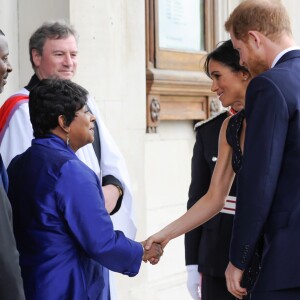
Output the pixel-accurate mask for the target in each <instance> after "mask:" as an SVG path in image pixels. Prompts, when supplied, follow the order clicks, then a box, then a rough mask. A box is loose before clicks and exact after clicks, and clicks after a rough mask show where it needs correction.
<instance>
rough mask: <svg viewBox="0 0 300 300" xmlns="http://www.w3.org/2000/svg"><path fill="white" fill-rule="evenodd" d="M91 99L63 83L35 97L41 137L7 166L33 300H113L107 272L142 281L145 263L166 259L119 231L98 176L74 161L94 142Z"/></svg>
mask: <svg viewBox="0 0 300 300" xmlns="http://www.w3.org/2000/svg"><path fill="white" fill-rule="evenodd" d="M86 101H87V91H86V90H85V89H83V88H82V87H80V86H79V85H77V84H75V83H73V82H71V81H69V80H58V79H55V80H54V79H46V80H42V81H41V82H40V83H39V84H38V85H37V86H36V87H35V88H34V89H33V90H32V91H31V93H30V96H29V112H30V120H31V122H32V127H33V132H34V137H35V139H33V140H32V146H31V147H29V148H28V149H27V150H26V151H25V152H24V153H23V154H21V155H18V156H16V157H15V158H14V159H13V160H12V162H11V163H10V165H9V167H8V175H9V180H10V186H9V192H8V194H9V197H10V201H11V203H12V207H13V214H14V231H15V235H16V240H17V247H18V249H19V251H20V265H21V271H22V277H23V280H24V288H25V295H26V299H27V300H41V299H43V300H47V299H49V300H58V299H66V300H84V299H92V300H104V299H105V300H108V299H110V295H109V289H108V287H107V286H105V282H104V280H103V273H102V270H103V267H102V266H104V267H106V268H108V269H110V270H112V271H115V272H119V273H122V274H125V275H128V276H135V275H136V274H137V273H138V272H139V268H140V264H141V261H142V259H144V260H148V259H151V258H154V257H155V258H156V259H157V260H158V258H159V256H160V255H161V254H162V249H161V247H160V246H158V245H155V247H154V248H152V249H151V251H150V252H145V253H144V250H143V246H142V244H141V243H138V242H135V241H133V240H130V239H128V238H126V237H125V236H124V234H123V233H122V232H121V231H114V229H113V225H112V222H111V219H110V217H109V215H108V213H107V211H106V209H105V205H104V199H103V194H102V190H101V185H100V182H99V179H98V177H97V175H96V174H95V173H94V172H93V171H92V170H91V169H90V168H88V167H87V166H86V165H85V164H84V163H83V162H81V161H80V160H79V159H78V158H77V156H76V155H75V152H76V151H77V150H78V149H79V148H81V147H82V146H84V145H86V144H88V143H91V142H93V140H94V121H95V117H94V116H93V115H92V114H91V113H90V112H89V110H88V108H87V106H86ZM157 260H156V261H157Z"/></svg>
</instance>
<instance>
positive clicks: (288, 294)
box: [250, 288, 300, 300]
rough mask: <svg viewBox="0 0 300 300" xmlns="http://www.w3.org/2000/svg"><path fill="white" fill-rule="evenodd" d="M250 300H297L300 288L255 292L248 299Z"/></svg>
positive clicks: (299, 295) (299, 297) (299, 296)
mask: <svg viewBox="0 0 300 300" xmlns="http://www.w3.org/2000/svg"><path fill="white" fill-rule="evenodd" d="M250 299H251V300H299V299H300V288H294V289H285V290H278V291H267V292H255V291H253V292H252V294H251V297H250Z"/></svg>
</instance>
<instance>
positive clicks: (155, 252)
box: [141, 241, 164, 265]
mask: <svg viewBox="0 0 300 300" xmlns="http://www.w3.org/2000/svg"><path fill="white" fill-rule="evenodd" d="M141 244H142V245H143V248H144V255H143V261H144V262H145V263H146V262H148V261H149V262H150V263H151V264H152V265H156V264H157V263H158V262H159V260H160V258H161V256H162V255H163V253H164V250H163V247H162V245H161V244H159V243H155V242H153V243H151V244H150V245H149V244H148V243H147V241H143V242H141Z"/></svg>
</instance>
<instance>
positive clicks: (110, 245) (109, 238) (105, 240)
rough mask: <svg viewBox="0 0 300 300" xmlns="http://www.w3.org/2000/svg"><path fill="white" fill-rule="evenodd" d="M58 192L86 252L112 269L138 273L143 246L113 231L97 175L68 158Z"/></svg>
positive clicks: (63, 212) (62, 170)
mask: <svg viewBox="0 0 300 300" xmlns="http://www.w3.org/2000/svg"><path fill="white" fill-rule="evenodd" d="M56 193H57V197H58V203H59V209H60V210H61V212H62V214H63V216H64V218H65V220H66V222H67V223H68V226H69V228H70V231H71V232H72V234H73V235H74V237H75V238H76V239H77V241H78V243H79V244H80V245H81V247H82V248H83V249H84V251H85V252H86V253H87V255H88V256H90V257H91V258H93V259H94V260H96V261H98V262H99V263H100V264H102V265H103V266H105V267H107V268H108V269H110V270H112V271H115V272H119V273H123V274H126V275H129V276H135V275H136V274H137V273H138V272H139V268H140V264H141V261H142V256H143V248H142V245H141V244H140V243H138V242H135V241H133V240H131V239H128V238H126V237H125V235H124V234H123V233H122V232H121V231H114V229H113V224H112V222H111V219H110V216H109V215H108V213H107V211H106V209H105V206H104V200H103V194H102V190H101V187H100V184H99V180H98V178H97V176H96V175H95V174H94V173H93V172H92V171H91V170H90V169H89V168H87V167H86V166H84V165H83V164H82V163H81V162H80V161H77V160H73V161H68V162H67V163H65V164H64V165H63V167H62V168H61V174H60V177H59V180H58V183H57V186H56Z"/></svg>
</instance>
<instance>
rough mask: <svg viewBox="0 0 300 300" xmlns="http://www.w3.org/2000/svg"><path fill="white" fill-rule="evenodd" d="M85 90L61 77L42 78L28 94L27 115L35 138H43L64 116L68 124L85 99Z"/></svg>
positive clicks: (84, 102)
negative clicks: (60, 117)
mask: <svg viewBox="0 0 300 300" xmlns="http://www.w3.org/2000/svg"><path fill="white" fill-rule="evenodd" d="M87 94H88V92H87V90H85V89H84V88H83V87H81V86H80V85H78V84H76V83H74V82H72V81H70V80H62V79H43V80H41V81H40V83H39V84H38V85H37V86H35V87H34V88H33V89H32V91H31V92H30V94H29V115H30V121H31V124H32V128H33V135H34V137H35V138H43V137H44V136H45V135H47V134H49V133H51V130H52V129H55V128H56V127H57V126H58V117H59V116H60V115H62V116H64V119H65V125H66V126H69V125H70V124H71V122H72V121H73V119H74V118H75V114H76V112H77V111H78V110H80V109H81V108H82V107H83V106H84V105H85V104H86V101H87Z"/></svg>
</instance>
